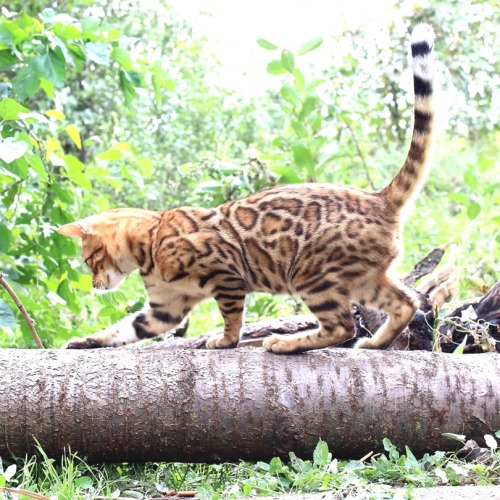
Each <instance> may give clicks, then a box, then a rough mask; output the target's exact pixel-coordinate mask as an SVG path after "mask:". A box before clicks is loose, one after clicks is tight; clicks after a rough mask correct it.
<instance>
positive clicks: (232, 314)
mask: <svg viewBox="0 0 500 500" xmlns="http://www.w3.org/2000/svg"><path fill="white" fill-rule="evenodd" d="M215 300H216V301H217V305H218V306H219V310H220V312H221V314H222V317H223V318H224V333H222V334H221V335H216V336H215V337H213V338H211V339H209V340H208V341H207V344H206V347H207V348H208V349H226V348H229V347H236V345H237V344H238V340H239V338H240V330H241V325H242V324H243V314H244V311H245V293H244V292H243V291H240V290H238V291H235V292H233V291H232V290H230V291H229V293H219V294H217V295H215Z"/></svg>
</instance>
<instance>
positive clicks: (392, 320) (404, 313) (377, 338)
mask: <svg viewBox="0 0 500 500" xmlns="http://www.w3.org/2000/svg"><path fill="white" fill-rule="evenodd" d="M353 300H356V301H358V302H360V303H361V304H363V305H367V306H370V307H375V308H377V309H381V310H382V311H385V312H386V313H387V315H388V317H387V320H386V321H385V323H384V324H383V325H382V326H381V327H380V328H379V329H378V330H377V331H376V332H375V333H374V335H373V337H369V338H362V339H360V340H359V341H358V342H357V343H356V345H355V347H356V348H358V347H361V348H364V349H385V348H386V347H389V346H390V345H391V344H392V342H393V341H394V340H395V339H396V337H397V336H398V335H399V334H400V333H401V332H402V331H403V330H404V329H405V328H406V326H407V325H408V323H409V322H410V321H411V319H412V318H413V315H414V314H415V312H416V311H417V309H418V306H419V301H418V298H417V297H416V296H415V295H414V294H413V293H412V291H411V290H409V289H407V288H406V287H404V286H403V285H401V284H399V283H397V282H396V281H393V280H392V279H390V278H389V277H387V276H383V277H381V278H379V279H377V280H376V281H374V282H373V283H370V285H369V286H368V285H366V286H364V287H362V288H359V289H358V290H355V291H354V292H353Z"/></svg>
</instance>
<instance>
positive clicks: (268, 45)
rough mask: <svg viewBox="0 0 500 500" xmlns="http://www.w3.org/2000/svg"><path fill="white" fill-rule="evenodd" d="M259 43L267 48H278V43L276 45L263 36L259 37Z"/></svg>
mask: <svg viewBox="0 0 500 500" xmlns="http://www.w3.org/2000/svg"><path fill="white" fill-rule="evenodd" d="M257 43H258V44H259V45H260V46H261V47H262V48H263V49H266V50H276V49H277V48H278V46H277V45H274V43H271V42H268V41H267V40H264V39H263V38H257Z"/></svg>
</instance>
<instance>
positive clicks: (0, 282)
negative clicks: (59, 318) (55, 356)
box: [0, 273, 44, 349]
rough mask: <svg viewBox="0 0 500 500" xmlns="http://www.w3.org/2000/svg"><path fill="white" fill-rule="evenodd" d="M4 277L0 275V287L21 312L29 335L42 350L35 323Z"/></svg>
mask: <svg viewBox="0 0 500 500" xmlns="http://www.w3.org/2000/svg"><path fill="white" fill-rule="evenodd" d="M4 276H5V274H4V273H0V285H2V286H3V287H4V288H5V290H7V293H8V294H9V295H10V296H11V297H12V300H13V301H14V303H15V304H16V306H17V307H18V308H19V310H20V311H21V314H22V315H23V318H24V319H25V320H26V323H27V324H28V328H29V329H30V331H31V335H33V338H34V339H35V342H36V345H37V346H38V347H39V348H40V349H43V348H44V347H43V344H42V341H41V340H40V337H39V336H38V333H37V332H36V329H35V323H34V322H33V320H32V319H31V318H30V316H29V314H28V311H26V308H25V307H24V306H23V303H22V302H21V301H20V300H19V297H18V296H17V295H16V292H14V290H12V288H11V287H10V286H9V284H8V283H7V282H6V281H5V279H4Z"/></svg>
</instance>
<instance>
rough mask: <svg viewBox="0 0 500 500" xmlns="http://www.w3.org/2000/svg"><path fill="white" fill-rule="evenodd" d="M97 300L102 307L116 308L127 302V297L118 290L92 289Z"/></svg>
mask: <svg viewBox="0 0 500 500" xmlns="http://www.w3.org/2000/svg"><path fill="white" fill-rule="evenodd" d="M94 290H95V292H96V295H97V300H98V301H99V302H100V303H101V304H103V305H109V306H113V307H118V306H121V305H123V304H124V303H126V302H127V296H126V295H125V294H124V293H123V292H120V291H118V290H114V291H113V290H106V289H103V288H101V289H97V288H95V289H94Z"/></svg>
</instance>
